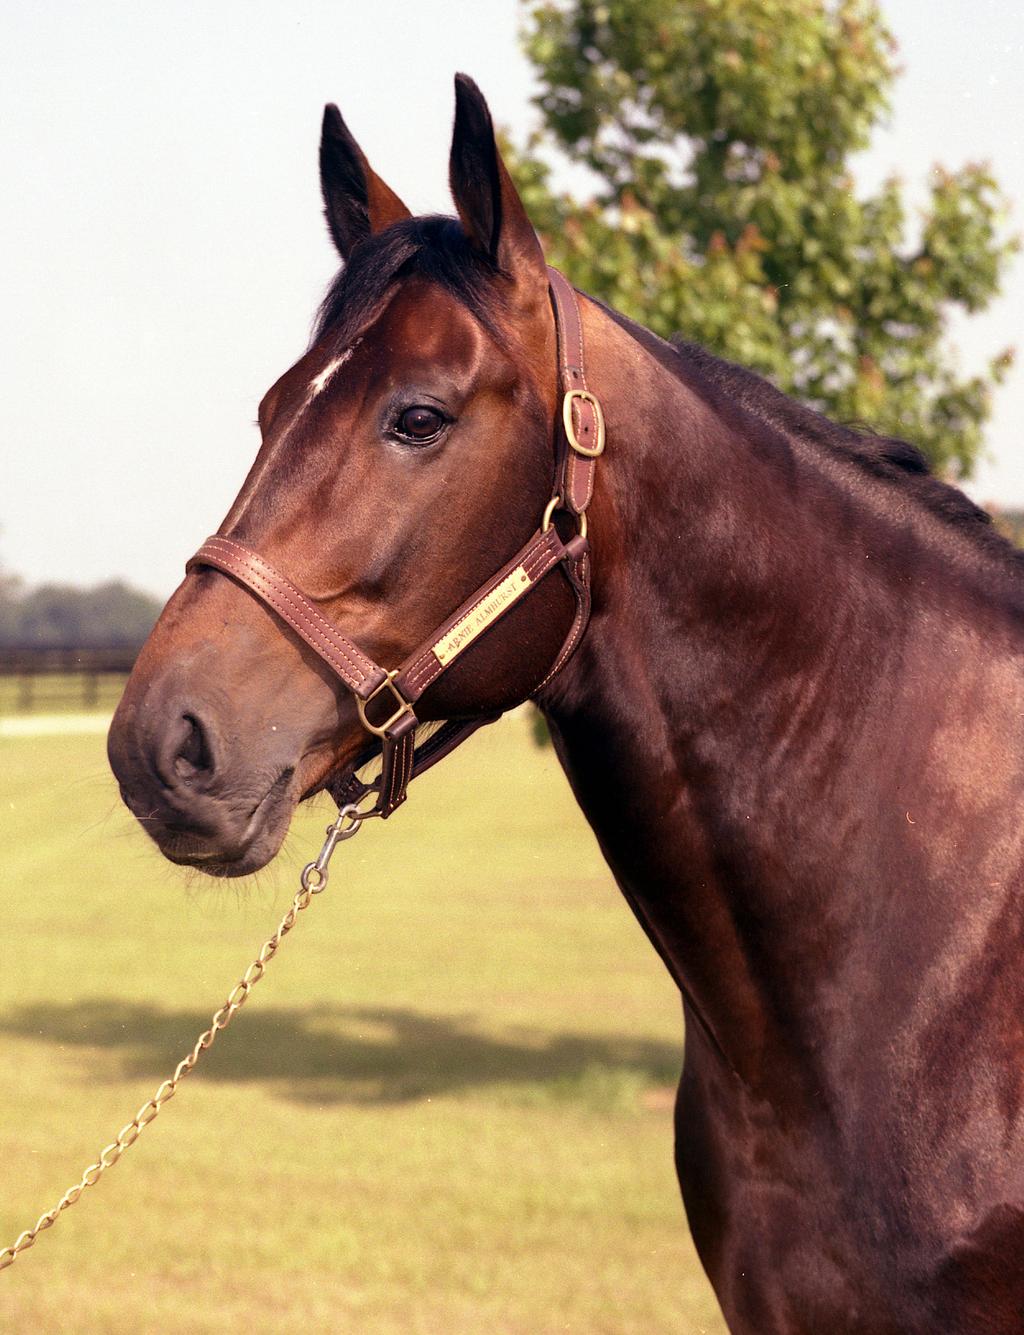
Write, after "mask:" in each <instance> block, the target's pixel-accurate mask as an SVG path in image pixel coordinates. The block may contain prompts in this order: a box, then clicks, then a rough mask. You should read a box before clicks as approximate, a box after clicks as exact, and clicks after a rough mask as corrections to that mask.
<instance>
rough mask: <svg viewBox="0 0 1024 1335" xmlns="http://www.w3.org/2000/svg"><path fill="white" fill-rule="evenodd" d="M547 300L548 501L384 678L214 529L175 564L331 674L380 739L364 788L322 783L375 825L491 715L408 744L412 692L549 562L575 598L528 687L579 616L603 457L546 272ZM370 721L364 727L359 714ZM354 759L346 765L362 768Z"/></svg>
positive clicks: (578, 627)
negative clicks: (248, 606)
mask: <svg viewBox="0 0 1024 1335" xmlns="http://www.w3.org/2000/svg"><path fill="white" fill-rule="evenodd" d="M548 281H549V285H550V294H551V304H552V306H553V308H554V314H555V335H556V341H557V345H558V374H559V385H560V388H561V390H562V412H561V417H560V421H559V425H558V427H556V462H555V488H554V494H553V496H552V498H551V500H550V502H549V503H548V506H547V508H546V509H545V511H544V516H543V518H542V520H541V523H540V527H539V528H538V529H537V531H536V532H535V533H534V535H533V537H532V538H530V540H529V542H527V544H526V545H525V547H522V548H521V549H520V550H519V551H518V552H517V553H516V554H515V556H513V557H512V558H511V560H510V561H508V562H507V563H506V564H505V565H504V566H502V568H501V569H500V570H499V571H498V572H497V573H496V574H494V575H492V576H491V578H490V579H489V580H487V582H486V583H485V584H482V585H481V586H480V587H479V588H478V589H477V590H476V592H475V593H473V594H472V595H471V596H470V597H469V598H467V599H466V601H465V602H464V603H462V605H461V606H460V607H458V608H456V610H455V611H454V612H453V613H452V614H451V616H450V617H449V618H448V620H447V621H445V622H444V623H443V624H442V625H441V626H440V627H438V629H437V630H436V631H434V633H433V634H432V635H431V636H429V637H428V639H426V640H424V641H423V642H422V643H421V644H420V645H419V646H418V647H417V648H416V649H414V650H413V652H412V653H411V654H410V655H409V657H408V658H407V659H406V660H405V661H404V663H402V665H401V666H400V667H398V668H395V669H394V670H393V671H391V672H388V671H386V670H385V669H384V668H383V667H381V666H380V665H379V664H377V663H375V662H374V661H373V659H371V658H368V657H367V655H366V654H364V653H363V651H362V650H361V649H360V648H359V647H358V645H356V644H354V643H353V642H352V641H351V640H350V639H349V638H348V637H347V636H346V635H343V634H342V633H341V631H340V630H338V628H337V627H336V626H333V625H332V624H331V623H330V622H329V621H328V620H327V619H326V618H325V617H324V615H323V613H322V612H321V611H320V610H319V608H318V607H317V606H316V605H315V604H314V603H313V602H312V601H311V600H310V599H309V598H307V597H306V595H305V594H304V593H303V592H302V591H301V590H300V589H299V588H298V587H297V586H296V585H294V584H293V583H292V582H291V580H290V579H288V578H287V577H286V576H284V575H282V574H281V573H280V571H278V570H275V568H274V567H273V566H272V565H271V564H270V562H269V561H266V560H264V558H263V557H262V556H260V555H259V553H258V552H255V551H253V550H252V549H251V548H250V547H247V546H246V545H245V544H244V543H241V542H239V541H238V540H237V539H235V538H231V537H225V536H223V535H221V534H215V535H214V536H213V537H211V538H207V539H206V541H205V542H204V543H203V545H202V546H201V547H200V548H199V550H198V551H197V552H196V554H195V556H193V557H192V558H191V560H190V561H189V562H188V564H187V565H186V567H185V569H186V571H188V572H191V571H193V570H195V569H197V568H198V567H200V566H212V567H213V568H214V569H216V570H220V571H222V572H223V573H225V574H227V575H231V576H232V577H233V578H234V579H236V580H238V581H239V583H241V584H244V585H245V587H246V588H247V589H248V590H249V591H250V593H252V594H254V595H255V596H256V597H257V598H258V599H260V601H261V602H264V603H266V604H267V606H268V607H271V608H272V609H273V610H274V611H275V612H276V613H277V615H278V616H279V617H280V618H281V620H282V621H284V622H286V623H287V624H288V625H289V626H290V627H291V628H292V630H293V631H295V633H296V634H297V635H298V636H300V637H301V638H302V639H303V640H305V642H306V643H307V644H308V645H309V646H310V648H312V649H313V650H315V651H316V653H317V654H319V656H320V657H321V658H322V659H323V661H324V662H325V663H326V664H327V666H328V667H329V668H330V669H331V671H332V672H333V673H334V674H335V675H336V676H337V677H339V678H340V679H341V681H342V682H344V684H345V685H346V686H347V687H348V689H349V690H350V691H351V692H352V694H353V695H354V696H355V700H356V707H357V710H358V713H359V718H360V721H361V723H362V724H363V726H364V727H365V728H366V729H367V731H368V732H370V733H372V734H373V735H374V736H376V737H379V738H380V740H381V748H382V762H383V767H382V770H381V773H380V777H379V779H378V780H377V781H376V782H375V783H374V784H372V785H371V784H367V783H363V782H362V780H360V779H358V778H357V777H356V775H355V771H354V770H353V771H352V772H350V773H349V774H347V775H344V776H339V777H337V778H335V779H333V780H331V781H329V782H328V788H329V790H330V792H331V795H332V797H334V799H335V801H337V802H338V804H339V806H342V805H346V804H348V803H354V802H358V801H359V800H360V799H361V798H362V797H363V796H364V795H365V794H366V793H367V792H369V791H371V789H374V790H376V794H377V797H376V803H375V805H374V807H373V809H372V810H370V811H367V812H365V813H361V815H360V819H365V818H366V817H367V816H371V815H375V816H382V817H384V818H385V819H386V818H387V817H388V816H390V815H391V813H392V812H393V811H394V810H395V809H396V807H398V806H400V805H401V804H402V802H404V801H405V798H406V793H407V790H408V787H409V783H410V781H411V780H412V779H413V777H414V776H415V775H418V774H422V773H423V771H424V770H426V769H429V768H430V766H431V765H433V764H434V763H435V762H436V761H438V760H440V759H441V757H442V756H445V755H447V754H448V753H449V751H452V750H454V748H455V747H456V746H458V745H459V743H460V742H463V741H465V739H466V738H467V737H468V736H469V735H470V734H471V733H472V732H474V731H475V730H476V729H477V728H479V727H480V726H481V725H482V724H484V723H491V722H493V721H494V719H495V718H497V717H498V715H496V714H492V715H488V716H486V717H482V718H476V719H469V720H451V721H449V722H448V723H445V724H444V725H443V726H442V727H441V728H440V729H439V730H438V731H437V732H436V733H435V734H434V735H433V736H432V737H430V738H429V739H428V740H427V741H426V742H425V743H424V744H423V745H422V746H420V747H417V746H416V742H415V737H416V727H417V725H418V723H419V719H418V718H417V717H416V713H415V708H414V706H415V704H416V702H417V700H418V699H419V698H420V696H421V695H422V694H423V692H424V691H425V690H426V689H427V688H428V687H429V686H431V685H432V684H433V683H434V682H435V681H436V680H437V679H438V677H439V676H441V674H442V673H443V672H444V671H445V670H446V668H448V667H449V666H450V665H451V664H452V663H453V662H455V660H456V659H457V658H458V657H459V656H460V655H461V653H462V652H463V650H464V649H467V648H468V647H469V646H470V645H471V644H473V643H475V642H476V640H477V639H478V638H479V637H480V636H481V635H483V634H484V633H486V632H487V631H488V630H490V628H491V627H492V626H493V625H495V624H496V623H497V622H498V621H499V620H500V619H501V618H502V616H504V614H505V613H506V612H507V611H509V610H510V608H512V607H514V606H515V605H516V604H517V603H518V602H519V601H520V600H521V599H522V598H524V597H525V596H526V595H527V594H529V593H531V592H532V591H533V590H534V589H535V588H536V587H537V586H538V584H539V583H540V581H541V580H542V579H543V578H544V576H545V575H547V574H549V573H550V572H551V571H552V570H554V569H555V568H556V567H560V568H561V569H562V571H563V573H564V574H565V576H566V578H567V580H568V582H569V585H570V587H571V588H572V590H573V593H574V595H575V597H576V612H575V615H574V617H573V622H572V626H571V627H570V630H569V634H568V635H567V637H566V639H565V642H564V644H563V645H562V648H561V650H560V651H559V653H558V655H557V657H556V658H555V661H554V663H553V664H552V666H551V668H550V670H549V671H548V673H547V675H546V676H545V677H544V679H543V681H541V682H540V683H539V684H538V685H537V686H536V687H535V688H534V691H535V692H536V691H538V690H540V688H541V687H542V686H545V685H546V684H547V683H548V682H549V681H550V680H551V679H552V677H554V676H555V674H556V673H557V672H559V671H561V669H562V667H563V666H564V665H565V663H566V662H567V661H568V660H569V657H570V656H571V654H572V653H573V651H574V649H575V648H576V646H577V645H578V644H579V642H580V639H581V637H582V635H583V632H584V630H585V629H586V625H587V621H588V619H589V616H590V559H589V551H590V548H589V544H588V542H587V536H586V535H587V518H586V512H587V507H588V506H589V504H590V501H591V497H592V496H593V490H594V473H595V468H596V460H597V458H598V456H599V455H600V454H601V453H602V452H603V450H604V444H605V431H604V418H603V415H602V413H601V405H600V404H599V403H598V401H597V399H596V398H595V397H594V395H593V394H592V393H591V392H590V390H589V389H588V388H587V378H586V373H585V370H584V350H583V324H582V321H581V319H580V311H579V304H578V302H577V299H576V293H575V291H574V290H573V288H572V286H571V285H570V284H569V283H568V282H567V281H566V279H565V278H563V276H562V275H561V274H560V273H559V272H558V270H557V269H551V268H549V269H548ZM557 510H566V511H568V512H569V513H570V514H573V515H575V516H576V519H577V525H578V532H577V533H576V534H575V535H574V536H572V537H571V538H569V540H568V541H567V542H563V541H562V538H561V537H560V536H559V533H558V530H557V529H556V528H555V526H554V524H553V523H552V516H553V514H554V513H555V511H557ZM371 707H372V711H371V712H373V713H374V715H375V717H376V718H377V720H378V721H377V722H374V721H373V720H372V719H371V717H370V714H369V713H368V710H371ZM369 758H370V757H366V758H364V759H363V760H362V761H357V764H356V767H355V768H359V765H360V764H361V763H366V759H369Z"/></svg>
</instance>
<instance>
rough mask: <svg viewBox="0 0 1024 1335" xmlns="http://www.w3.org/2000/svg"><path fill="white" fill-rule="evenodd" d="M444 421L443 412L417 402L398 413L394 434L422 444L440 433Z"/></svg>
mask: <svg viewBox="0 0 1024 1335" xmlns="http://www.w3.org/2000/svg"><path fill="white" fill-rule="evenodd" d="M446 421H447V419H446V418H445V416H444V414H443V413H441V412H439V411H438V410H437V409H436V408H430V407H428V406H427V405H426V404H423V403H417V404H415V405H414V406H413V407H412V408H406V409H405V410H404V411H403V412H401V413H400V414H399V416H398V421H397V422H396V423H395V434H396V435H399V436H402V437H403V438H404V439H405V440H414V441H416V442H417V444H420V445H422V444H425V443H426V442H427V441H430V440H433V439H434V438H435V436H438V435H440V434H441V431H442V429H443V428H444V426H445V424H446Z"/></svg>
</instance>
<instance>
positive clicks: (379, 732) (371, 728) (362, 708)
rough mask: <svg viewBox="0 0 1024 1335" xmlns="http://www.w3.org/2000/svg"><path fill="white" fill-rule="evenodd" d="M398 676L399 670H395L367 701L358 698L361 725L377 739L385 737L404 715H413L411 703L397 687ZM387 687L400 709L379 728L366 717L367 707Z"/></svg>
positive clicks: (357, 706) (358, 696) (373, 691)
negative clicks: (396, 679)
mask: <svg viewBox="0 0 1024 1335" xmlns="http://www.w3.org/2000/svg"><path fill="white" fill-rule="evenodd" d="M397 676H398V668H395V669H394V671H393V672H389V673H388V675H387V676H386V677H385V678H384V680H383V681H382V682H381V684H380V685H379V686H377V687H376V688H375V689H374V690H372V691H371V692H370V694H369V695H368V696H367V697H366V699H365V700H364V699H363V698H362V696H360V695H357V696H356V709H357V710H358V711H359V721H360V723H362V725H363V727H364V728H365V729H366V731H367V732H372V733H374V734H375V735H376V736H377V737H383V736H385V735H386V733H387V730H388V728H391V727H394V725H395V724H396V723H397V722H398V720H399V719H400V718H401V717H402V715H403V714H411V713H412V705H411V704H410V703H409V701H408V700H407V699H406V698H405V696H404V695H403V694H402V692H401V691H400V690H399V689H398V687H397V686H396V685H395V678H396V677H397ZM385 687H387V689H388V690H389V691H390V692H391V694H392V695H393V696H394V697H395V699H396V700H397V702H398V708H397V709H396V710H395V712H394V713H393V714H392V715H391V717H390V718H388V719H385V721H384V722H383V723H382V724H381V725H380V727H379V728H378V727H377V725H376V724H375V723H371V722H370V720H369V719H368V718H367V717H366V706H367V705H368V704H369V703H370V701H371V700H375V699H376V698H377V696H378V695H380V693H381V691H383V690H384V688H385Z"/></svg>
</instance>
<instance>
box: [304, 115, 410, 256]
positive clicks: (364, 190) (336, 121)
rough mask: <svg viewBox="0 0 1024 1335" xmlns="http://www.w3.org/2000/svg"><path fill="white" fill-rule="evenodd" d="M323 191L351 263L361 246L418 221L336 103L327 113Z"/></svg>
mask: <svg viewBox="0 0 1024 1335" xmlns="http://www.w3.org/2000/svg"><path fill="white" fill-rule="evenodd" d="M320 188H321V189H322V190H323V195H324V213H325V214H326V216H327V226H328V227H329V228H330V229H331V236H332V237H333V238H334V244H335V245H336V246H337V248H338V254H339V255H340V256H341V258H342V259H343V260H346V261H347V260H348V257H349V256H350V255H351V254H352V251H353V250H354V248H355V247H356V246H357V245H358V244H359V242H360V241H364V240H365V239H366V238H367V237H368V236H373V235H374V234H375V233H377V232H382V231H383V230H384V228H385V227H388V226H390V224H391V223H393V222H400V221H401V220H402V219H403V218H411V217H412V214H411V213H410V212H409V210H408V209H407V208H406V207H405V205H404V204H403V203H402V201H401V200H400V199H399V198H398V196H397V195H396V194H395V192H394V191H393V190H392V189H391V187H390V186H388V185H385V183H384V182H383V181H382V180H381V179H380V177H379V176H378V175H377V173H376V172H375V171H374V170H373V168H372V167H371V166H370V164H369V163H368V162H367V161H366V158H365V156H364V155H363V150H362V149H361V148H360V147H359V145H358V144H357V143H356V141H355V139H353V137H352V132H351V130H350V129H349V128H348V126H347V125H346V124H345V122H344V121H343V120H342V118H341V112H340V111H339V110H338V108H337V107H336V106H335V105H334V103H333V102H329V103H328V104H327V106H326V107H324V124H323V132H322V133H321V136H320Z"/></svg>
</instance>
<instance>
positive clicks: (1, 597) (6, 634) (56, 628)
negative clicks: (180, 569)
mask: <svg viewBox="0 0 1024 1335" xmlns="http://www.w3.org/2000/svg"><path fill="white" fill-rule="evenodd" d="M159 613H160V603H159V602H158V601H157V599H155V598H151V597H150V596H149V595H148V594H145V593H140V592H139V591H138V590H137V589H133V588H131V587H130V586H129V585H127V584H125V583H124V582H123V581H121V580H111V581H110V582H109V583H107V584H98V585H96V587H95V588H92V589H78V588H73V587H72V586H70V585H66V584H43V585H40V587H39V588H36V589H27V590H26V589H24V588H23V587H20V586H19V585H18V584H17V583H15V582H14V581H11V582H10V587H8V588H5V587H4V586H3V583H2V582H0V647H6V648H19V649H26V648H46V649H50V648H73V649H90V648H96V649H121V648H128V649H137V648H139V647H140V646H141V644H142V642H143V640H145V638H146V636H147V635H148V634H149V632H150V631H151V630H152V628H153V623H154V622H155V621H156V618H157V616H158V615H159Z"/></svg>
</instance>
